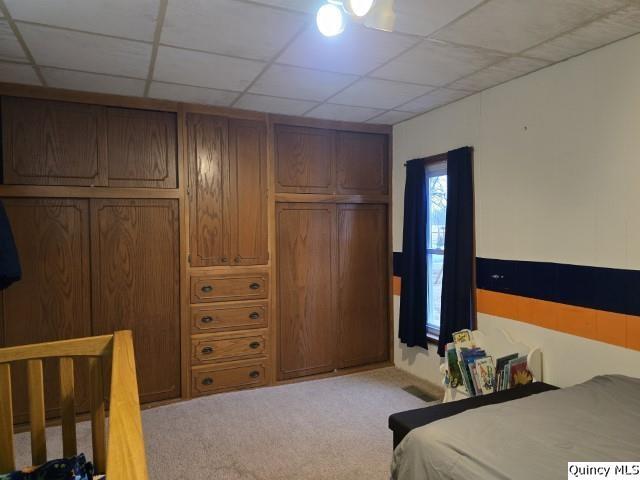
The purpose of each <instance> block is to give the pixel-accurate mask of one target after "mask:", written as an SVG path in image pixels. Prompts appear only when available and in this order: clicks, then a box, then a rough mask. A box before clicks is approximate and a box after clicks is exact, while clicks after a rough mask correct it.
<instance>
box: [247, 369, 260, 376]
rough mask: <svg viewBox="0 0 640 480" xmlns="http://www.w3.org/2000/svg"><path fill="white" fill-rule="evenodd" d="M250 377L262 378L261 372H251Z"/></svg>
mask: <svg viewBox="0 0 640 480" xmlns="http://www.w3.org/2000/svg"><path fill="white" fill-rule="evenodd" d="M249 376H250V377H251V378H258V377H259V376H260V372H259V371H257V370H254V371H253V372H251V373H250V374H249Z"/></svg>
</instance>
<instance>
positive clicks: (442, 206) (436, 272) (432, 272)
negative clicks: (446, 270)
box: [427, 165, 447, 334]
mask: <svg viewBox="0 0 640 480" xmlns="http://www.w3.org/2000/svg"><path fill="white" fill-rule="evenodd" d="M427 188H428V190H427V194H428V200H427V201H428V202H429V204H428V208H427V329H428V331H429V332H430V333H436V334H437V332H438V330H439V328H440V302H441V297H442V267H443V265H444V237H445V227H446V222H447V174H446V165H436V166H433V167H432V168H431V169H428V170H427Z"/></svg>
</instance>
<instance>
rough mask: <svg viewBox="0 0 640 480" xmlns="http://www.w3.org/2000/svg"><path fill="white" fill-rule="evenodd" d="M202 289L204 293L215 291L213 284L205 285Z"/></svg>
mask: <svg viewBox="0 0 640 480" xmlns="http://www.w3.org/2000/svg"><path fill="white" fill-rule="evenodd" d="M200 290H202V291H203V292H204V293H209V292H212V291H213V287H212V286H211V285H204V286H203V287H202V288H201V289H200Z"/></svg>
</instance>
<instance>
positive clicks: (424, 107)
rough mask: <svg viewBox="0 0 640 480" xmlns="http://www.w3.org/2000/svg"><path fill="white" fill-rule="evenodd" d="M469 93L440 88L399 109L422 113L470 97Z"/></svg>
mask: <svg viewBox="0 0 640 480" xmlns="http://www.w3.org/2000/svg"><path fill="white" fill-rule="evenodd" d="M469 95H470V93H469V92H464V91H462V90H451V89H448V88H440V89H438V90H434V91H433V92H429V93H427V94H426V95H423V96H422V97H420V98H416V99H415V100H411V101H410V102H409V103H405V104H404V105H402V106H400V107H398V108H397V109H398V110H401V111H403V112H413V113H422V112H426V111H428V110H431V109H433V108H436V107H439V106H441V105H445V104H447V103H451V102H455V101H456V100H459V99H461V98H463V97H467V96H469Z"/></svg>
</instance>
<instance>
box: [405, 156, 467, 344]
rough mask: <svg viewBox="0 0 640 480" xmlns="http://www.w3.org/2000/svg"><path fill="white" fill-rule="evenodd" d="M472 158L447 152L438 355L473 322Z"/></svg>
mask: <svg viewBox="0 0 640 480" xmlns="http://www.w3.org/2000/svg"><path fill="white" fill-rule="evenodd" d="M472 157H473V149H472V148H471V147H464V148H459V149H457V150H452V151H450V152H448V154H447V221H446V230H445V239H444V265H443V274H442V303H441V307H440V339H439V341H438V354H439V355H440V356H443V355H444V350H445V346H446V344H447V343H449V342H451V341H452V339H451V334H452V333H453V332H456V331H458V330H462V329H464V328H469V329H471V328H473V325H474V323H475V321H474V319H475V313H474V312H475V306H474V300H473V297H474V295H473V261H474V258H473V257H474V221H473V210H474V207H473V167H472ZM403 288H404V283H403Z"/></svg>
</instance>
